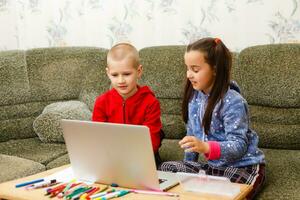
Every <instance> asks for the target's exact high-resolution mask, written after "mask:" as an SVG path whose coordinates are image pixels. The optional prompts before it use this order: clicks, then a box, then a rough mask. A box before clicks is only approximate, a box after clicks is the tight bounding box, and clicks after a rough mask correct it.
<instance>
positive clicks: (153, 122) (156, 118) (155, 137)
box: [143, 99, 162, 153]
mask: <svg viewBox="0 0 300 200" xmlns="http://www.w3.org/2000/svg"><path fill="white" fill-rule="evenodd" d="M160 114H161V112H160V105H159V101H158V100H157V99H155V101H154V102H153V103H151V104H150V105H149V106H148V107H147V110H146V116H145V121H144V123H143V125H146V126H147V127H148V128H149V129H150V135H151V141H152V147H153V151H154V152H155V153H157V152H158V149H159V147H160V143H161V137H160V132H161V128H162V123H161V120H160Z"/></svg>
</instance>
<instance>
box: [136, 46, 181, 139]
mask: <svg viewBox="0 0 300 200" xmlns="http://www.w3.org/2000/svg"><path fill="white" fill-rule="evenodd" d="M184 51H185V46H158V47H147V48H144V49H141V50H140V51H139V54H140V59H141V63H142V65H143V69H144V71H143V75H142V79H141V84H143V85H144V84H145V85H148V86H150V87H151V89H152V90H153V91H154V93H155V95H156V97H157V98H158V99H159V101H160V104H161V112H162V117H161V119H162V122H163V130H164V132H165V135H166V138H167V139H181V138H182V137H184V135H185V132H186V130H185V125H184V123H183V121H182V118H181V102H182V92H183V86H184V84H183V83H184V79H185V73H186V70H185V67H184V60H183V56H184Z"/></svg>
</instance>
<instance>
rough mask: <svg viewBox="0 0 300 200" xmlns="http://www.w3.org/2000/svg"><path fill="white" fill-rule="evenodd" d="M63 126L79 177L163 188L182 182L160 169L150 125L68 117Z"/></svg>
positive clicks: (149, 187)
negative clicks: (157, 166) (155, 158)
mask: <svg viewBox="0 0 300 200" xmlns="http://www.w3.org/2000/svg"><path fill="white" fill-rule="evenodd" d="M61 125H62V129H63V136H64V139H65V143H66V146H67V150H68V153H69V157H70V161H71V166H72V169H73V172H74V175H75V177H76V178H78V179H80V180H83V181H90V182H98V183H102V184H109V185H110V184H113V183H114V184H117V185H119V186H120V187H126V188H135V189H146V190H160V191H164V190H167V189H169V188H171V187H173V186H175V185H177V184H178V180H177V178H176V176H175V174H174V173H171V172H162V171H157V170H156V165H155V160H154V153H153V150H152V145H151V139H150V132H149V129H148V127H146V126H139V125H128V124H115V123H104V122H90V121H79V120H64V119H63V120H61Z"/></svg>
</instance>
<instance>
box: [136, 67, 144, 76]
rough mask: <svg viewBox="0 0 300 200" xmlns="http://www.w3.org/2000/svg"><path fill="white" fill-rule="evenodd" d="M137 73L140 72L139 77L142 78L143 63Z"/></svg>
mask: <svg viewBox="0 0 300 200" xmlns="http://www.w3.org/2000/svg"><path fill="white" fill-rule="evenodd" d="M137 73H138V78H141V77H142V74H143V65H139V66H138V68H137Z"/></svg>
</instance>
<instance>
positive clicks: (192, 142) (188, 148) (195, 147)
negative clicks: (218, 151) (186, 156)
mask: <svg viewBox="0 0 300 200" xmlns="http://www.w3.org/2000/svg"><path fill="white" fill-rule="evenodd" d="M179 145H180V147H181V148H183V149H184V151H185V152H198V153H209V151H210V148H209V145H208V143H207V142H203V141H201V140H199V139H198V138H196V137H194V136H185V137H184V138H183V139H182V140H180V141H179Z"/></svg>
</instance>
